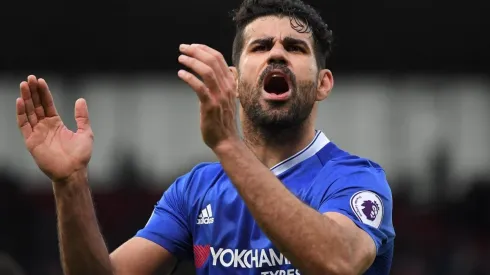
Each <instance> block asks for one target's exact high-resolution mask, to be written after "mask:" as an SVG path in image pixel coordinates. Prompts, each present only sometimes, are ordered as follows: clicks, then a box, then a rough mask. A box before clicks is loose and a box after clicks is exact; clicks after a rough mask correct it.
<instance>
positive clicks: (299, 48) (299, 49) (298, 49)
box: [286, 45, 305, 53]
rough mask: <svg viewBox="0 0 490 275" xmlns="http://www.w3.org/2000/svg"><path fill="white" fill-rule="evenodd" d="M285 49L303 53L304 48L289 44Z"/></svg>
mask: <svg viewBox="0 0 490 275" xmlns="http://www.w3.org/2000/svg"><path fill="white" fill-rule="evenodd" d="M286 50H287V51H290V52H300V53H304V52H305V50H304V49H303V48H302V47H300V46H295V45H291V46H288V47H287V48H286Z"/></svg>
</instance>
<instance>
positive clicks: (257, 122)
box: [238, 16, 318, 128]
mask: <svg viewBox="0 0 490 275" xmlns="http://www.w3.org/2000/svg"><path fill="white" fill-rule="evenodd" d="M243 36H244V47H243V51H242V54H241V57H240V65H239V68H238V72H239V73H238V81H239V82H238V95H239V99H240V103H241V106H242V111H243V112H244V115H246V116H247V117H248V119H249V120H250V121H251V122H252V123H253V125H254V126H257V127H281V128H282V127H291V126H295V125H299V124H301V123H303V122H304V121H305V120H306V119H307V118H308V117H309V115H310V114H311V111H312V108H313V106H314V104H315V101H316V98H317V83H318V67H317V63H316V59H315V54H314V49H313V38H312V33H311V32H307V33H299V32H298V31H296V30H294V29H293V28H292V27H291V19H290V18H289V17H287V16H285V17H276V16H267V17H261V18H258V19H256V20H255V21H253V22H251V23H250V24H249V25H248V26H247V27H246V28H245V30H244V33H243Z"/></svg>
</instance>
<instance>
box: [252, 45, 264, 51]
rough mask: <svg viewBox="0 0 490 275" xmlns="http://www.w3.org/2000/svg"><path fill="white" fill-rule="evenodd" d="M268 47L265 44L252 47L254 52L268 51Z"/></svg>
mask: <svg viewBox="0 0 490 275" xmlns="http://www.w3.org/2000/svg"><path fill="white" fill-rule="evenodd" d="M266 50H267V47H266V46H264V45H257V46H254V47H253V48H252V52H263V51H266Z"/></svg>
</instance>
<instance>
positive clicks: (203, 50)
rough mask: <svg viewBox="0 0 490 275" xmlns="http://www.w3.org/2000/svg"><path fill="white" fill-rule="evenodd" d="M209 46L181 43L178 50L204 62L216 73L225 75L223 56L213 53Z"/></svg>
mask: <svg viewBox="0 0 490 275" xmlns="http://www.w3.org/2000/svg"><path fill="white" fill-rule="evenodd" d="M209 49H210V48H209V47H207V46H205V45H201V44H192V45H186V44H182V45H181V46H180V50H181V52H182V53H183V54H185V55H188V56H190V57H193V58H195V59H197V60H199V61H201V62H203V63H204V64H206V65H208V66H210V67H211V68H212V69H213V70H214V71H215V72H216V73H224V74H225V75H227V72H226V70H225V69H224V67H226V66H224V65H226V63H224V58H223V57H221V58H220V57H219V55H216V54H214V53H213V52H212V51H211V50H209Z"/></svg>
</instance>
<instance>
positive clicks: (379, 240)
mask: <svg viewBox="0 0 490 275" xmlns="http://www.w3.org/2000/svg"><path fill="white" fill-rule="evenodd" d="M392 209H393V202H392V195H391V190H390V187H389V185H388V182H387V181H386V177H385V174H384V172H383V171H382V170H375V171H362V172H356V173H351V174H348V175H345V176H342V177H341V178H339V179H337V180H336V181H335V182H334V183H333V184H332V185H331V186H330V188H329V191H328V192H327V194H326V195H325V197H324V198H323V200H322V203H321V205H320V209H319V211H320V212H321V213H326V212H337V213H340V214H343V215H345V216H347V217H348V218H350V219H351V220H352V221H353V222H354V223H355V224H356V225H357V226H358V227H359V228H361V229H362V230H364V231H365V232H366V233H368V234H369V235H370V236H371V238H372V239H373V240H374V243H375V244H376V251H377V254H378V255H380V254H382V253H383V252H384V250H385V246H384V245H385V244H387V243H389V242H390V241H391V240H392V239H393V238H394V235H395V232H394V228H393V223H392V212H393V210H392ZM386 248H388V247H386Z"/></svg>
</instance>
